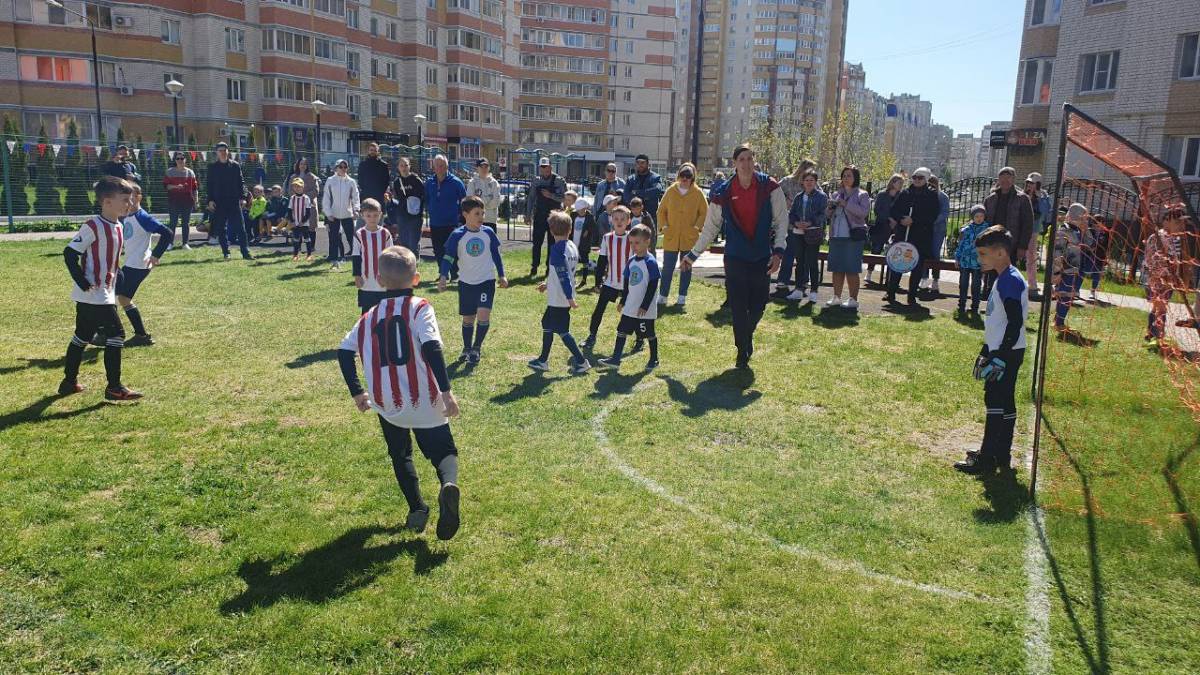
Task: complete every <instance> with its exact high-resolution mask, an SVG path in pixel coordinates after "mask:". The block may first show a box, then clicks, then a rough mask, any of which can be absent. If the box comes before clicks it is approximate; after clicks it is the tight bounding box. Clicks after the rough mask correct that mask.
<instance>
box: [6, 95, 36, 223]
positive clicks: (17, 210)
mask: <svg viewBox="0 0 1200 675" xmlns="http://www.w3.org/2000/svg"><path fill="white" fill-rule="evenodd" d="M3 135H4V141H5V142H6V143H5V146H4V148H3V149H2V150H0V152H8V145H7V141H12V142H13V149H12V152H11V153H9V155H8V171H9V177H8V181H9V184H10V185H12V190H13V215H14V216H27V215H29V195H28V194H27V193H26V192H25V187H26V186H27V185H29V172H28V171H26V166H27V165H28V163H29V157H28V156H27V155H26V154H25V147H24V144H23V142H22V140H23V139H22V138H21V130H20V129H19V128H18V127H17V123H16V122H14V121H13V120H12V119H11V118H10V117H9V116H8V115H5V116H4V134H3ZM7 208H8V200H7V199H6V198H5V196H4V183H3V182H2V181H0V211H2V210H5V209H7Z"/></svg>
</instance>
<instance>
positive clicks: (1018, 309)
mask: <svg viewBox="0 0 1200 675" xmlns="http://www.w3.org/2000/svg"><path fill="white" fill-rule="evenodd" d="M975 248H976V250H977V251H978V253H979V265H980V267H981V268H982V269H983V271H984V273H987V272H992V273H994V274H995V275H996V283H995V284H994V285H993V286H992V293H991V295H990V296H988V303H987V318H986V319H984V322H983V339H984V344H983V348H982V349H981V350H980V351H979V357H978V358H977V359H976V360H975V372H974V374H975V379H977V380H983V405H984V408H986V410H987V417H986V420H987V421H986V422H985V423H984V427H983V443H982V444H981V445H980V447H979V450H978V451H971V452H968V453H967V458H966V459H964V460H962V461H960V462H955V464H954V468H955V469H958V470H959V471H962V472H963V473H969V474H973V475H980V476H981V475H988V474H991V473H993V472H995V471H996V470H997V469H1000V470H1002V471H1004V470H1008V469H1010V464H1011V463H1012V442H1013V429H1014V427H1015V426H1016V424H1017V402H1016V389H1017V372H1018V371H1020V369H1021V361H1023V360H1024V359H1025V319H1026V317H1028V316H1029V295H1028V294H1027V292H1026V289H1027V288H1028V286H1027V285H1026V283H1025V278H1024V277H1022V276H1021V273H1020V272H1018V271H1017V268H1016V267H1013V264H1012V257H1011V253H1010V252H1011V251H1012V249H1013V238H1012V235H1011V234H1009V232H1008V230H1006V229H1004V227H1003V226H1000V225H996V226H993V227H989V228H988V229H986V230H984V231H983V233H982V234H980V235H979V236H978V237H977V238H976V239H975Z"/></svg>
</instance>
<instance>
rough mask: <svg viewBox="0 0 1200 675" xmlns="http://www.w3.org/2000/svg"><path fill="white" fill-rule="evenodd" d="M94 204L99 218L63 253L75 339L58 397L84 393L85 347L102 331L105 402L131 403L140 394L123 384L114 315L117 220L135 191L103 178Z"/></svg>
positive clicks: (121, 331) (120, 242)
mask: <svg viewBox="0 0 1200 675" xmlns="http://www.w3.org/2000/svg"><path fill="white" fill-rule="evenodd" d="M95 192H96V202H97V203H98V204H100V215H98V216H92V217H91V218H88V220H87V222H85V223H84V224H83V227H81V228H79V233H78V234H76V235H75V238H74V239H72V240H71V243H69V244H67V247H66V248H65V249H63V259H64V260H65V262H66V265H67V271H68V272H70V274H71V279H72V280H73V281H74V282H75V287H74V288H72V289H71V299H72V300H74V301H75V335H73V336H72V337H71V344H70V345H68V346H67V356H66V358H65V359H64V361H65V362H66V366H65V368H64V369H63V381H62V382H61V383H59V385H58V393H59V394H61V395H64V396H65V395H67V394H76V393H79V392H81V391H83V385H81V384H79V382H78V378H79V364H80V363H82V361H83V349H84V347H85V346H86V345H87V341H88V340H89V339H91V337H92V336H93V335H95V334H96V333H98V332H99V333H103V334H104V336H105V338H106V342H105V350H104V373H105V375H107V377H108V386H107V387H106V388H105V390H104V398H106V399H108V400H110V401H131V400H133V399H138V398H141V397H142V395H141V394H139V393H138V392H136V391H133V390H132V389H129V388H128V387H126V386H125V385H123V384H121V348H122V347H123V346H125V328H124V327H123V326H122V325H121V318H120V317H119V316H117V289H116V283H117V273H118V265H119V264H120V260H121V250H122V248H124V239H123V236H124V235H123V234H122V232H121V219H122V218H124V217H125V216H127V215H129V211H130V207H131V200H130V195H132V194H133V187H132V186H131V185H130V184H129V182H128V181H126V180H124V179H121V178H116V177H114V176H104V177H102V178H101V179H100V180H99V181H97V183H96V190H95Z"/></svg>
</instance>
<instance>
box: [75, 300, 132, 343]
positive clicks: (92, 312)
mask: <svg viewBox="0 0 1200 675" xmlns="http://www.w3.org/2000/svg"><path fill="white" fill-rule="evenodd" d="M96 333H100V334H102V335H104V336H105V337H106V338H108V339H110V340H113V339H116V340H121V341H124V340H125V326H123V325H122V324H121V317H120V316H118V315H117V306H116V305H93V304H91V303H87V302H76V303H75V337H76V338H78V340H79V341H81V342H82V343H84V344H87V343H88V342H91V340H92V336H94V335H95V334H96ZM112 346H115V345H112Z"/></svg>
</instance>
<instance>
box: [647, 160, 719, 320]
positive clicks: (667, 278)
mask: <svg viewBox="0 0 1200 675" xmlns="http://www.w3.org/2000/svg"><path fill="white" fill-rule="evenodd" d="M706 215H708V200H707V199H705V198H704V193H703V192H701V191H700V188H699V187H697V186H696V167H694V166H692V165H691V164H684V165H683V166H680V167H679V172H678V173H676V174H675V182H674V183H672V184H671V187H669V188H667V191H666V194H664V195H663V198H662V202H661V203H660V204H659V205H658V231H659V232H660V233H661V234H662V247H663V265H662V282H661V283H660V285H659V288H660V289H661V291H660V293H659V296H658V304H660V305H665V304H667V296H668V295H669V294H670V293H671V276H672V275H674V273H675V263H677V262H679V257H680V256H682V255H684V254H686V253H687V252H688V251H691V250H692V247H693V246H695V245H696V240H697V239H699V238H700V230H702V229H704V217H705V216H706ZM691 283H692V271H691V270H690V269H688V270H682V269H681V270H680V271H679V297H678V299H677V300H676V303H677V304H678V305H679V307H681V308H682V307H683V306H684V305H685V304H686V303H687V292H688V286H689V285H690V284H691Z"/></svg>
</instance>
